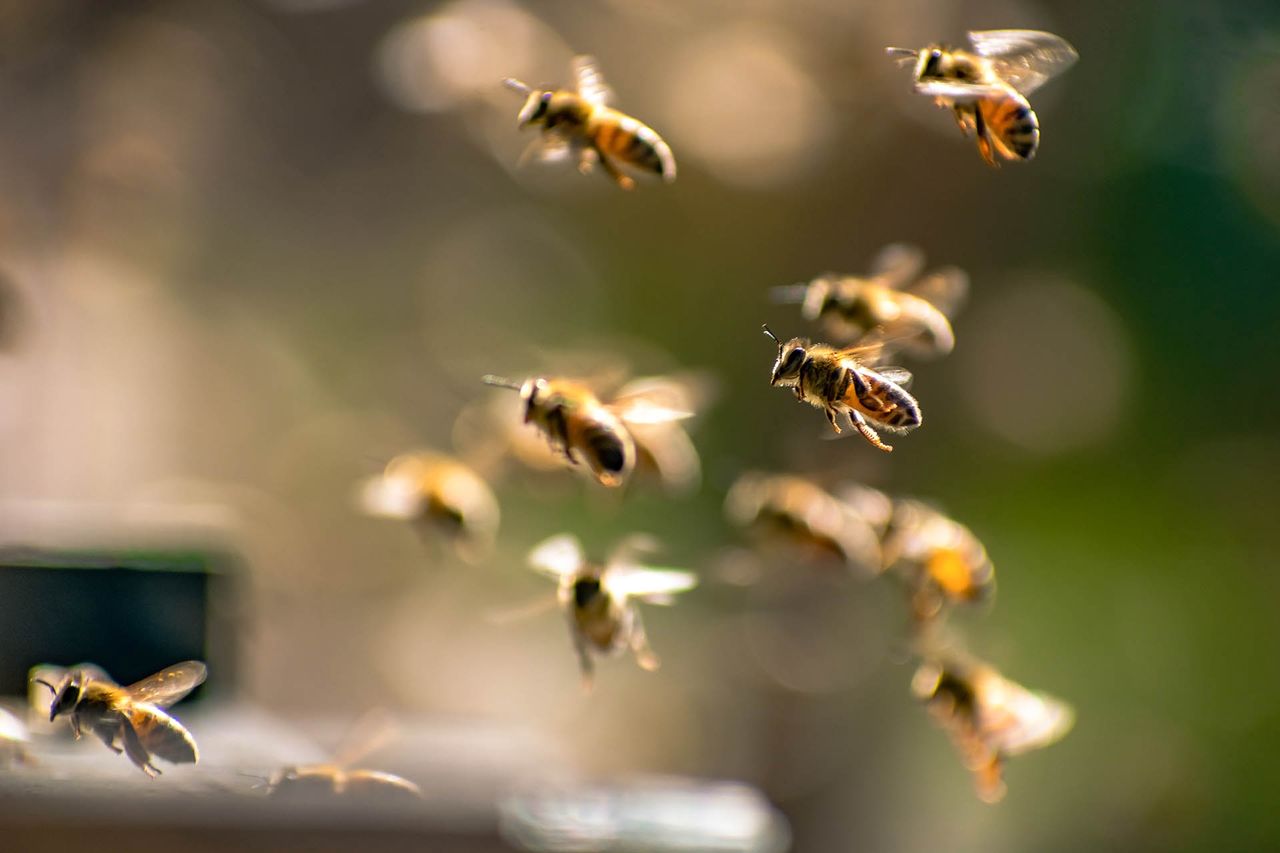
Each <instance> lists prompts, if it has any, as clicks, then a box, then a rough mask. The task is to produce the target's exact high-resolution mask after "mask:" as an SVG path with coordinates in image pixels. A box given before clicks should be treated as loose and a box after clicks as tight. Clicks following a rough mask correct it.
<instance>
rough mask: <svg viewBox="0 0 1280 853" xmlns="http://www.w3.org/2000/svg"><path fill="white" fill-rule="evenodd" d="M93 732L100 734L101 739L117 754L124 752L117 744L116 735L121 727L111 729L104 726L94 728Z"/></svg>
mask: <svg viewBox="0 0 1280 853" xmlns="http://www.w3.org/2000/svg"><path fill="white" fill-rule="evenodd" d="M93 733H94V734H95V735H97V736H98V739H99V740H101V741H102V742H103V743H105V744H106V745H107V749H109V750H111V751H112V752H114V753H115V754H116V755H119V754H120V753H122V752H124V750H123V749H121V748H120V747H118V746H116V735H118V734H119V733H120V730H119V729H109V728H106V727H103V728H98V729H94V730H93Z"/></svg>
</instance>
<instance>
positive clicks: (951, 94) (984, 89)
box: [914, 80, 1012, 102]
mask: <svg viewBox="0 0 1280 853" xmlns="http://www.w3.org/2000/svg"><path fill="white" fill-rule="evenodd" d="M1010 85H1012V84H1010ZM914 88H915V91H916V92H918V93H919V94H921V95H927V96H928V97H930V98H947V99H948V100H952V101H960V102H965V101H977V100H981V99H982V98H1004V97H1007V96H1008V94H1009V90H1008V89H1006V88H1005V87H1004V86H996V85H988V84H983V83H957V82H955V81H952V80H921V81H918V82H917V83H916V84H915V87H914Z"/></svg>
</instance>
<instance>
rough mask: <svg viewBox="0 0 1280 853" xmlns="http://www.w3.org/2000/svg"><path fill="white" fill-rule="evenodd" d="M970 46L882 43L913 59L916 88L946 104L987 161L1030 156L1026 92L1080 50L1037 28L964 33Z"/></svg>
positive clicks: (1034, 139)
mask: <svg viewBox="0 0 1280 853" xmlns="http://www.w3.org/2000/svg"><path fill="white" fill-rule="evenodd" d="M969 43H970V44H971V45H973V50H972V51H968V50H958V49H953V48H949V47H946V46H944V45H940V44H932V45H929V46H928V47H925V48H922V49H920V50H918V51H916V50H910V49H908V48H901V47H891V48H887V52H888V53H889V54H890V55H895V56H900V57H902V58H903V61H911V60H914V61H915V90H916V91H917V92H919V93H920V94H922V95H927V96H929V97H931V98H933V100H934V103H935V104H937V105H938V106H939V107H941V108H943V109H950V110H951V111H952V112H953V113H954V114H955V118H956V124H958V125H959V126H960V130H961V131H962V132H963V133H964V134H965V135H966V136H969V135H972V136H974V137H975V138H976V139H977V142H978V153H980V154H981V155H982V159H983V160H985V161H987V163H988V164H989V165H991V166H996V165H999V164H998V163H997V162H996V157H995V155H996V154H999V155H1000V156H1001V157H1003V158H1004V159H1006V160H1030V159H1031V158H1032V157H1034V156H1035V154H1036V148H1037V147H1038V146H1039V144H1040V121H1039V119H1038V118H1036V114H1035V111H1034V110H1032V109H1031V104H1030V103H1029V102H1028V101H1027V96H1028V95H1030V94H1031V93H1032V92H1034V91H1035V90H1036V89H1038V88H1040V87H1041V86H1042V85H1044V84H1045V83H1046V82H1048V81H1049V80H1050V79H1051V78H1053V77H1055V76H1056V75H1058V74H1061V73H1062V72H1063V71H1065V70H1067V69H1068V68H1070V67H1071V66H1072V64H1074V63H1075V61H1076V59H1077V58H1078V56H1079V54H1077V53H1076V50H1075V48H1073V47H1072V46H1071V45H1069V44H1067V42H1066V41H1064V40H1063V39H1061V38H1059V37H1058V36H1055V35H1053V34H1052V33H1046V32H1040V31H1038V30H987V31H985V32H971V33H969Z"/></svg>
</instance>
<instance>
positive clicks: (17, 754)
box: [0, 708, 36, 768]
mask: <svg viewBox="0 0 1280 853" xmlns="http://www.w3.org/2000/svg"><path fill="white" fill-rule="evenodd" d="M30 743H31V733H30V732H29V731H27V727H26V726H25V725H24V724H23V722H22V720H20V719H18V717H17V716H16V715H15V714H13V713H12V712H11V711H9V710H8V709H6V708H0V768H5V767H9V766H12V765H15V764H35V763H36V760H35V757H34V756H33V755H32V754H31V753H30V752H29V751H28V746H29V745H30Z"/></svg>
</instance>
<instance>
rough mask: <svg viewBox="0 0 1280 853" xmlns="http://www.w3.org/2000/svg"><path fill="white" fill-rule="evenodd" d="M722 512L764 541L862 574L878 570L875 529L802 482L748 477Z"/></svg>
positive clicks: (789, 477) (854, 512) (799, 479)
mask: <svg viewBox="0 0 1280 853" xmlns="http://www.w3.org/2000/svg"><path fill="white" fill-rule="evenodd" d="M724 508H725V514H726V515H727V516H728V517H729V520H730V521H732V522H734V523H735V524H737V525H739V526H741V527H746V528H748V529H750V530H752V531H757V532H759V533H760V534H763V535H764V536H765V537H777V538H780V539H782V540H784V541H786V542H787V543H789V544H790V545H791V546H792V547H796V548H799V549H800V550H802V551H807V552H810V553H813V554H816V555H819V556H823V557H834V558H836V559H837V560H839V561H840V562H841V563H842V564H844V565H846V566H848V567H849V568H851V569H854V570H857V571H860V572H863V573H867V574H870V573H875V572H878V571H879V569H880V563H881V557H880V542H879V538H878V533H877V531H876V530H875V528H873V527H872V525H871V524H870V523H868V521H867V520H866V519H864V518H863V517H862V515H861V514H860V513H859V512H858V511H857V510H856V509H855V508H854V507H852V506H850V505H849V504H848V503H846V502H844V501H842V500H840V499H838V498H836V497H835V496H833V495H832V494H830V493H829V492H827V491H826V490H825V489H823V488H822V487H820V486H819V485H818V484H816V483H814V482H813V481H811V480H808V479H806V478H804V477H796V476H793V475H790V474H762V473H759V472H748V473H746V474H743V475H742V476H741V477H739V478H738V479H737V481H736V482H735V483H734V484H733V486H732V487H730V489H729V493H728V495H726V496H725V502H724Z"/></svg>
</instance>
